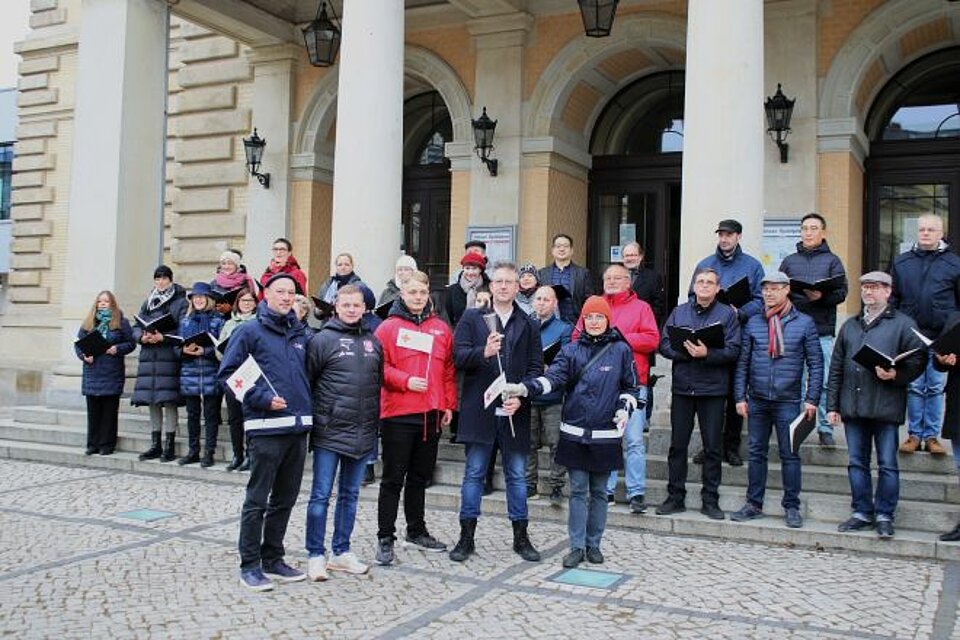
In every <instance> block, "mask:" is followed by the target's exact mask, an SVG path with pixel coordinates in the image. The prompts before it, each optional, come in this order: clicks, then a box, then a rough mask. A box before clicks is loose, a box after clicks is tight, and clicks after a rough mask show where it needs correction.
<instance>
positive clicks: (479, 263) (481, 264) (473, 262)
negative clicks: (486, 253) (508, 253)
mask: <svg viewBox="0 0 960 640" xmlns="http://www.w3.org/2000/svg"><path fill="white" fill-rule="evenodd" d="M460 266H461V267H466V266H471V267H476V268H478V269H480V270H481V271H483V270H484V269H485V268H486V267H487V260H486V258H484V257H483V256H482V255H480V254H479V253H475V252H473V251H470V252H468V253H465V254H463V257H462V258H460Z"/></svg>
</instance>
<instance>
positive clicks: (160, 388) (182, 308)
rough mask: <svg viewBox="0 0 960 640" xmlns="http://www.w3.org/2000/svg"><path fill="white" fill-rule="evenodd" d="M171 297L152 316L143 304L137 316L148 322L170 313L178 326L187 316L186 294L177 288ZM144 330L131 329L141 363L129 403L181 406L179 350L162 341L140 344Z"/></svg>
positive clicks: (145, 302)
mask: <svg viewBox="0 0 960 640" xmlns="http://www.w3.org/2000/svg"><path fill="white" fill-rule="evenodd" d="M172 286H173V287H175V290H174V294H173V296H172V297H171V298H170V299H169V300H167V301H166V302H165V303H164V304H163V305H161V306H160V307H159V308H157V309H154V310H153V311H152V312H151V311H150V310H149V309H148V308H147V301H146V300H145V301H144V302H143V304H142V305H140V313H139V314H137V315H139V316H140V317H141V318H143V319H144V320H146V321H147V322H150V321H152V320H154V319H156V318H159V317H160V316H162V315H163V314H165V313H169V314H170V315H171V316H173V317H174V318H175V319H176V320H177V321H178V322H179V321H180V318H182V317H183V315H184V314H185V313H186V312H187V294H186V292H185V291H184V290H183V287H181V286H180V285H178V284H174V285H172ZM142 337H143V329H141V328H140V325H136V326H135V327H133V340H134V342H136V343H138V344H140V363H139V364H138V366H137V382H136V385H135V386H134V389H133V397H132V398H131V400H130V401H131V402H132V403H133V404H134V405H151V404H166V403H174V404H178V405H182V404H183V398H182V397H181V396H180V348H179V347H178V346H177V344H176V343H175V342H171V341H168V340H164V341H163V342H158V343H157V344H143V343H141V342H140V339H141V338H142Z"/></svg>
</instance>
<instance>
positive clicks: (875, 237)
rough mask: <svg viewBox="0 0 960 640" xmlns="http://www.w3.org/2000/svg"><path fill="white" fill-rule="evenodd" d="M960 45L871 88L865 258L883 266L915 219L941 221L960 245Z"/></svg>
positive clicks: (906, 239) (911, 233) (912, 230)
mask: <svg viewBox="0 0 960 640" xmlns="http://www.w3.org/2000/svg"><path fill="white" fill-rule="evenodd" d="M957 78H960V47H952V48H949V49H943V50H941V51H938V52H936V53H932V54H929V55H927V56H925V57H923V58H920V59H919V60H917V61H915V62H913V63H912V64H910V65H908V66H907V67H905V68H904V69H903V70H901V71H900V72H899V73H897V74H896V75H895V76H894V77H893V78H892V79H891V80H890V81H889V82H888V83H887V84H886V85H885V86H884V87H883V89H881V90H880V92H879V93H878V94H877V97H876V99H875V100H874V102H873V105H872V107H871V109H870V113H869V115H868V117H867V121H866V127H865V129H866V134H867V136H868V137H869V139H870V156H869V158H868V159H867V161H866V172H867V180H866V203H865V204H866V212H865V213H866V215H865V218H866V219H865V221H864V222H865V224H864V228H865V229H866V233H865V234H864V236H865V237H864V259H865V260H864V262H865V264H867V265H871V266H872V267H875V268H879V269H883V270H887V269H888V268H889V266H890V264H891V262H892V260H893V258H895V257H896V256H897V255H898V254H900V253H902V252H903V251H905V250H907V249H909V248H910V246H911V245H912V244H913V242H914V241H915V240H916V228H917V227H916V222H917V218H919V217H920V216H921V215H923V214H925V213H935V214H937V215H939V216H941V217H942V218H943V219H944V222H945V226H946V239H947V241H948V242H950V244H952V245H953V246H954V247H956V246H958V243H960V85H958V83H957Z"/></svg>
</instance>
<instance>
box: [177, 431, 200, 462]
mask: <svg viewBox="0 0 960 640" xmlns="http://www.w3.org/2000/svg"><path fill="white" fill-rule="evenodd" d="M197 462H200V425H199V424H197V425H192V424H189V423H188V424H187V455H185V456H184V457H182V458H180V459H179V460H177V464H179V465H181V466H182V465H185V464H196V463H197Z"/></svg>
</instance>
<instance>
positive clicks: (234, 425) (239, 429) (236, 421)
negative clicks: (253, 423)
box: [224, 393, 246, 458]
mask: <svg viewBox="0 0 960 640" xmlns="http://www.w3.org/2000/svg"><path fill="white" fill-rule="evenodd" d="M224 398H225V399H226V401H227V424H228V425H230V444H231V446H232V447H233V455H234V456H236V457H238V458H242V457H243V442H244V438H245V437H246V435H245V434H244V432H243V405H242V404H241V403H240V402H238V401H237V399H236V398H234V397H233V394H232V393H227V394H224Z"/></svg>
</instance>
